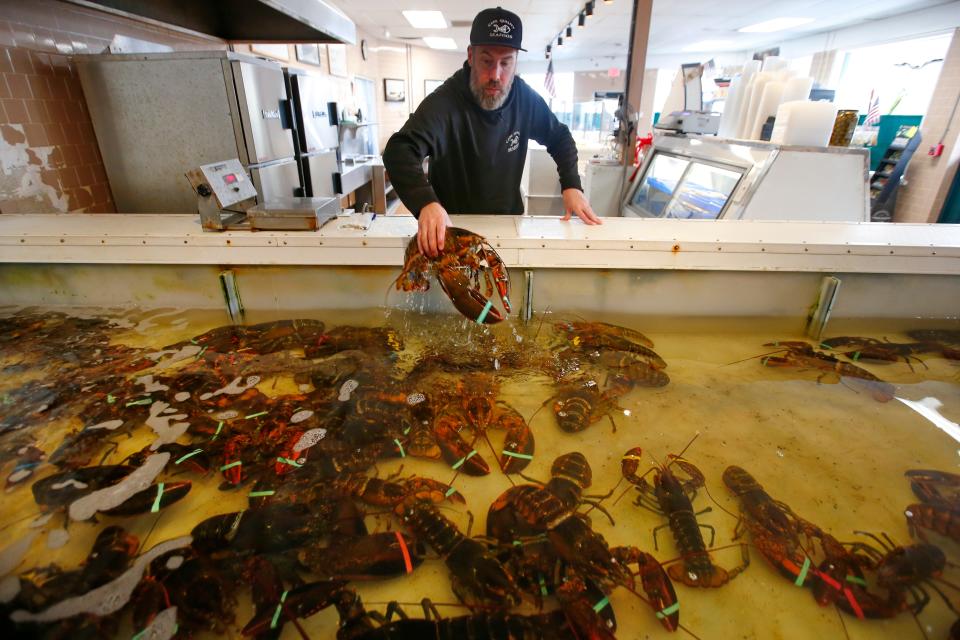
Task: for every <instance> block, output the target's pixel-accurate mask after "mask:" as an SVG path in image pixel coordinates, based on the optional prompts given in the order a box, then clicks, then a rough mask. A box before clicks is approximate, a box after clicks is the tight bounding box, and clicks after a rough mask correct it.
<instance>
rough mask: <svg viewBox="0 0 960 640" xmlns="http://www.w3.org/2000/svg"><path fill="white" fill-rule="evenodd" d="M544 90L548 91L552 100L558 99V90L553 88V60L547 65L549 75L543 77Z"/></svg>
mask: <svg viewBox="0 0 960 640" xmlns="http://www.w3.org/2000/svg"><path fill="white" fill-rule="evenodd" d="M543 88H544V89H546V90H547V93H549V94H550V97H551V98H556V97H557V88H556V87H555V86H553V60H551V61H550V64H548V65H547V75H545V76H544V77H543Z"/></svg>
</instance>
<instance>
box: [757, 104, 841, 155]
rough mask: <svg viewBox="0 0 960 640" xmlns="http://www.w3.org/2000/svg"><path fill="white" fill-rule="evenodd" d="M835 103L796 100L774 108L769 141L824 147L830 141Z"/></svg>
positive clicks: (835, 113)
mask: <svg viewBox="0 0 960 640" xmlns="http://www.w3.org/2000/svg"><path fill="white" fill-rule="evenodd" d="M836 117H837V106H836V105H835V104H833V103H832V102H810V101H808V100H796V101H793V102H784V103H783V104H781V105H780V108H779V109H777V120H776V123H775V124H774V125H773V134H772V135H771V137H770V142H773V143H776V144H792V145H801V146H805V147H825V146H827V142H829V141H830V132H831V131H833V121H834V119H835V118H836Z"/></svg>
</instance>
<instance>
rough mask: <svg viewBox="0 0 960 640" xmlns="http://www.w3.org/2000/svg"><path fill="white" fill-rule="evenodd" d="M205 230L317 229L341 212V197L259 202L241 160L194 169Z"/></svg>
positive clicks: (192, 182)
mask: <svg viewBox="0 0 960 640" xmlns="http://www.w3.org/2000/svg"><path fill="white" fill-rule="evenodd" d="M186 176H187V180H189V181H190V185H191V186H192V187H193V190H194V191H195V192H196V194H197V210H198V211H199V213H200V224H201V226H202V227H203V230H204V231H233V230H247V231H316V230H317V229H319V228H320V227H322V226H323V224H324V223H325V222H327V221H328V220H330V219H331V218H335V217H336V216H337V215H339V214H340V212H341V208H340V199H339V198H277V199H275V200H271V201H269V202H264V203H261V204H259V205H258V204H257V203H256V201H257V195H258V194H257V189H256V187H254V186H253V183H252V182H251V181H250V178H249V177H248V176H247V174H246V172H245V171H244V170H243V166H242V165H241V164H240V160H238V159H237V158H232V159H230V160H225V161H223V162H213V163H211V164H205V165H202V166H200V167H197V168H196V169H191V170H190V171H188V172H187V174H186Z"/></svg>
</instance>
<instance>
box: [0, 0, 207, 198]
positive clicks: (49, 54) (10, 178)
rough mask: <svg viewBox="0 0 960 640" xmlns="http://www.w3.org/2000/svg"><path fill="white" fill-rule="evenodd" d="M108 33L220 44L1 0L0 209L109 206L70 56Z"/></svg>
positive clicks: (44, 1) (54, 6) (59, 5)
mask: <svg viewBox="0 0 960 640" xmlns="http://www.w3.org/2000/svg"><path fill="white" fill-rule="evenodd" d="M115 35H122V36H127V37H129V38H135V39H138V40H145V41H149V42H155V43H159V44H164V45H167V46H171V47H173V48H175V49H194V50H196V49H223V48H226V44H225V43H223V42H220V41H217V40H213V39H202V38H195V37H192V36H187V35H184V34H180V33H178V32H174V31H169V30H165V29H161V28H157V27H154V26H152V25H148V24H146V23H140V22H137V21H134V20H130V19H126V18H121V17H117V16H112V15H110V14H107V13H103V12H99V11H95V10H92V9H86V8H84V7H80V6H77V5H73V4H69V3H66V2H58V1H57V0H30V1H29V2H26V1H20V0H0V106H2V108H0V163H2V173H0V213H27V212H30V213H38V212H42V213H46V212H113V211H115V208H114V204H113V199H112V197H111V195H110V188H109V186H108V184H107V177H106V174H105V173H104V169H103V162H102V160H101V159H100V152H99V150H98V147H97V141H96V139H95V137H94V133H93V126H92V124H91V122H90V116H89V114H88V113H87V109H86V104H85V102H84V99H83V92H82V90H81V88H80V81H79V79H78V77H77V75H76V71H75V69H74V65H73V64H72V62H71V56H74V55H81V54H87V53H100V52H102V51H104V50H106V49H107V48H108V46H109V45H110V42H111V41H112V40H113V39H114V36H115Z"/></svg>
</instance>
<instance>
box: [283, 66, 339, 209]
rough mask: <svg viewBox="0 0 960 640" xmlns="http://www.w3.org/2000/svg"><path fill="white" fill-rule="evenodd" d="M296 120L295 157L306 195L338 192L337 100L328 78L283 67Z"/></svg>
mask: <svg viewBox="0 0 960 640" xmlns="http://www.w3.org/2000/svg"><path fill="white" fill-rule="evenodd" d="M284 74H285V75H286V79H287V90H288V94H289V96H290V101H291V104H292V106H293V114H294V120H295V122H296V130H297V131H296V133H297V135H296V137H295V138H294V142H295V143H296V145H295V147H296V158H297V163H298V165H299V167H300V173H301V175H302V181H303V193H304V195H306V196H315V197H333V196H335V195H338V194H339V193H341V191H340V187H339V185H338V184H337V180H336V174H337V172H338V171H339V170H340V169H339V167H340V164H339V163H340V153H339V148H340V139H339V134H338V116H337V103H336V102H335V101H333V100H332V98H333V95H334V94H333V90H332V88H331V86H330V82H329V80H328V79H327V78H326V77H324V76H320V75H315V74H310V73H307V72H305V71H302V70H300V69H291V68H286V69H284Z"/></svg>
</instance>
